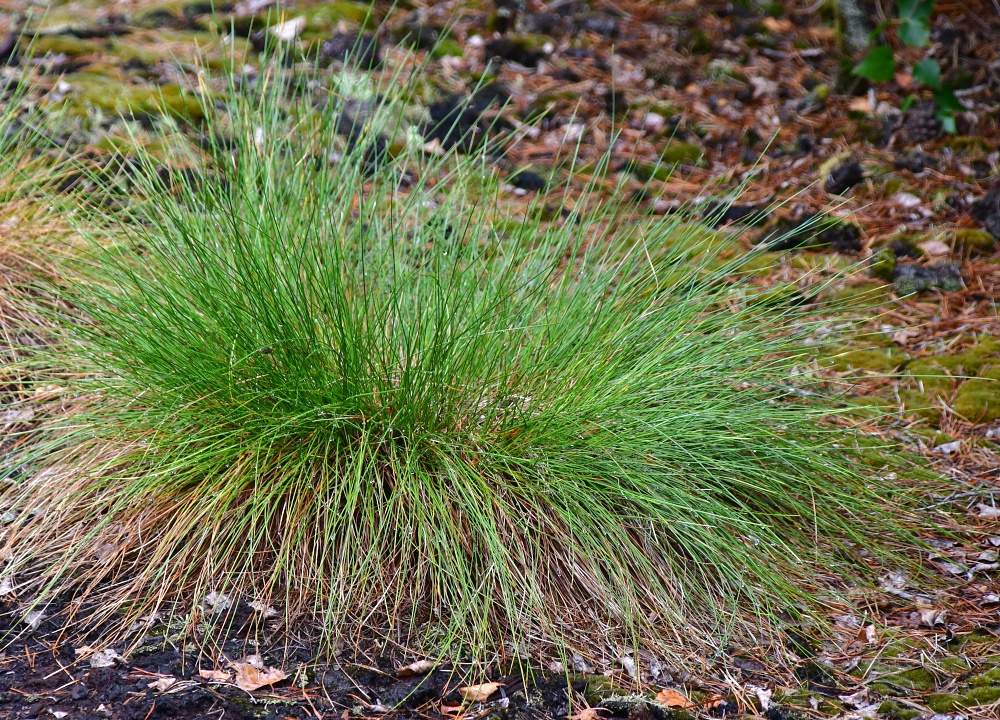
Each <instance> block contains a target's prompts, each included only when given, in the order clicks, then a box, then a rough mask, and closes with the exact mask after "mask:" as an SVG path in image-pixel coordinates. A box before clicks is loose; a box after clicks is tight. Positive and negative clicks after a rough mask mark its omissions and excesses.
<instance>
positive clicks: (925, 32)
mask: <svg viewBox="0 0 1000 720" xmlns="http://www.w3.org/2000/svg"><path fill="white" fill-rule="evenodd" d="M933 12H934V0H900V1H899V21H900V22H899V27H898V28H897V29H896V35H897V36H898V37H899V41H900V42H901V43H903V44H904V45H909V46H911V47H925V46H926V45H927V44H928V43H929V42H930V39H931V14H932V13H933Z"/></svg>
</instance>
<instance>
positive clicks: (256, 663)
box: [236, 653, 264, 670]
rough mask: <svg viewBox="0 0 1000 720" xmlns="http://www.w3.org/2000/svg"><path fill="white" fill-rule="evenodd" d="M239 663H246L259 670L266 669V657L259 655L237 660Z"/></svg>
mask: <svg viewBox="0 0 1000 720" xmlns="http://www.w3.org/2000/svg"><path fill="white" fill-rule="evenodd" d="M236 662H237V663H245V664H246V665H249V666H250V667H253V668H257V669H258V670H263V669H264V656H263V655H259V654H256V653H255V654H253V655H247V656H246V657H245V658H243V659H242V660H237V661H236Z"/></svg>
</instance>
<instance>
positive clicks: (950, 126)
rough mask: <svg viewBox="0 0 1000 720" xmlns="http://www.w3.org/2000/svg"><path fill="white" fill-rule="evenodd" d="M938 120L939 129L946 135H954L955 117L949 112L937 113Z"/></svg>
mask: <svg viewBox="0 0 1000 720" xmlns="http://www.w3.org/2000/svg"><path fill="white" fill-rule="evenodd" d="M938 119H939V120H940V121H941V129H942V130H944V131H945V132H946V133H949V134H951V135H954V134H955V132H956V130H957V128H956V126H955V116H954V115H952V114H951V113H950V112H947V113H938Z"/></svg>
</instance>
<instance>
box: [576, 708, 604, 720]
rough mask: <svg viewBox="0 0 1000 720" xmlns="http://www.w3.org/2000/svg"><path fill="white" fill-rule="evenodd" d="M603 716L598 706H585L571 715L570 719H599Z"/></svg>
mask: <svg viewBox="0 0 1000 720" xmlns="http://www.w3.org/2000/svg"><path fill="white" fill-rule="evenodd" d="M600 717H601V715H600V713H598V711H597V708H591V707H589V708H583V709H582V710H580V711H579V712H575V713H573V714H572V715H570V716H569V720H599V718H600Z"/></svg>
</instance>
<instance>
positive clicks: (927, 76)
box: [913, 58, 941, 90]
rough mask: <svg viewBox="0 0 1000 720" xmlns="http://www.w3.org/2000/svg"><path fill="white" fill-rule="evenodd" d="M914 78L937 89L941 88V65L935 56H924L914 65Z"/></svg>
mask: <svg viewBox="0 0 1000 720" xmlns="http://www.w3.org/2000/svg"><path fill="white" fill-rule="evenodd" d="M913 79H914V80H916V81H917V82H919V83H923V84H924V85H927V86H928V87H932V88H934V89H935V90H940V89H941V66H940V65H938V61H937V60H934V59H933V58H924V59H923V60H921V61H920V62H917V63H914V65H913Z"/></svg>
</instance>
